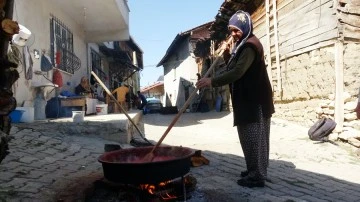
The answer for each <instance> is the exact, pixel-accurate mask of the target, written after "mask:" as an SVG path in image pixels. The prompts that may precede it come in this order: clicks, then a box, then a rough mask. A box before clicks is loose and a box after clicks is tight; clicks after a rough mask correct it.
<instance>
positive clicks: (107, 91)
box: [91, 71, 148, 142]
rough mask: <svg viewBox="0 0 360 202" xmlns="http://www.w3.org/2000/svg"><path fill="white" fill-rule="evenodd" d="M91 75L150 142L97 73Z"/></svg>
mask: <svg viewBox="0 0 360 202" xmlns="http://www.w3.org/2000/svg"><path fill="white" fill-rule="evenodd" d="M91 74H92V75H93V76H94V77H95V79H96V80H97V82H99V84H100V85H101V86H102V87H103V88H104V90H105V91H106V93H107V94H108V95H109V97H110V98H111V99H112V100H114V102H115V104H116V105H117V106H118V107H119V108H120V109H121V111H123V112H124V114H125V116H126V117H127V118H128V119H129V121H130V122H131V123H132V125H133V126H134V127H135V129H136V130H137V131H138V132H139V134H140V135H141V137H142V138H143V139H144V140H145V141H147V142H148V140H147V139H146V138H145V135H144V134H143V133H142V132H141V131H140V129H139V128H138V127H137V125H136V124H135V122H134V121H133V120H132V119H131V117H130V116H129V114H128V113H127V112H126V111H125V110H124V108H123V107H122V106H121V104H120V102H119V101H117V99H116V98H115V97H114V95H113V94H112V93H111V92H110V90H109V89H108V88H107V87H106V85H105V84H104V83H103V82H102V81H101V80H100V78H99V77H98V76H97V75H96V74H95V72H93V71H91Z"/></svg>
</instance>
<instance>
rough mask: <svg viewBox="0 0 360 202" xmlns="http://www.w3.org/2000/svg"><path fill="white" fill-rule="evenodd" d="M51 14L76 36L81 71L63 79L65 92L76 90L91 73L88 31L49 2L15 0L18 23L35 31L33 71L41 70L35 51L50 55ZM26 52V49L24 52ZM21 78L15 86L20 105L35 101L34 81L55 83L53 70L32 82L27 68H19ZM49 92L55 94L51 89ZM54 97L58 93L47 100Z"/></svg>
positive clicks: (31, 48)
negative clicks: (26, 74)
mask: <svg viewBox="0 0 360 202" xmlns="http://www.w3.org/2000/svg"><path fill="white" fill-rule="evenodd" d="M50 14H53V15H54V16H55V17H56V18H58V19H59V20H60V21H61V22H63V23H64V24H65V25H66V26H67V27H68V28H69V29H70V30H71V32H72V33H73V42H74V53H75V55H76V56H77V57H78V58H80V60H81V68H80V69H79V70H78V71H76V72H75V73H74V74H73V75H72V74H68V73H64V72H63V73H62V76H63V83H64V86H63V90H70V91H73V90H74V88H75V86H76V85H77V84H78V82H79V80H80V78H81V77H82V76H85V75H86V74H87V73H88V70H87V66H88V62H87V51H86V43H85V40H84V34H85V33H84V31H83V29H82V26H81V25H79V24H77V23H76V22H75V21H73V20H72V19H71V16H69V15H67V14H66V13H65V12H64V11H61V10H59V8H57V7H55V6H54V5H53V4H51V3H50V2H48V1H45V0H32V1H15V7H14V15H13V17H14V20H16V21H18V23H19V24H21V25H24V26H25V27H27V28H28V29H30V31H31V32H32V36H31V38H30V39H29V41H28V46H29V50H30V53H31V56H32V60H33V72H35V71H40V61H41V60H40V59H35V58H34V54H33V53H34V49H37V50H39V51H40V53H41V50H45V51H46V54H47V55H49V54H50ZM20 50H22V49H20ZM18 71H19V73H20V78H19V79H18V81H17V82H16V83H15V84H14V86H13V92H14V94H15V98H16V100H17V102H18V106H20V105H21V104H22V103H23V101H25V100H30V101H31V100H33V98H34V88H33V87H31V83H32V82H40V83H49V81H48V80H47V79H46V78H45V77H47V78H48V79H49V80H52V74H53V72H52V71H49V72H48V73H47V74H45V75H44V76H45V77H44V76H42V75H37V74H34V73H33V78H32V80H26V79H25V76H24V70H23V67H22V66H21V65H20V66H19V67H18ZM48 91H51V89H49V90H48ZM52 96H54V91H52V93H51V94H49V95H48V96H47V99H49V98H51V97H52Z"/></svg>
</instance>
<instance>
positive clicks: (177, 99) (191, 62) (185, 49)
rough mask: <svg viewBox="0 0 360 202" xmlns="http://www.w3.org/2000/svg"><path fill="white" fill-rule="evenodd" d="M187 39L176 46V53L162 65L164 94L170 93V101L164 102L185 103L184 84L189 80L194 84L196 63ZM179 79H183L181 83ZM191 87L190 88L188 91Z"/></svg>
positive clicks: (180, 104) (188, 82)
mask: <svg viewBox="0 0 360 202" xmlns="http://www.w3.org/2000/svg"><path fill="white" fill-rule="evenodd" d="M189 50H190V49H189V41H188V40H184V42H183V43H182V44H181V45H180V46H179V47H178V48H177V52H176V54H177V55H172V56H171V57H170V58H169V60H168V61H167V62H166V63H165V64H164V65H163V66H164V68H165V69H164V90H165V96H168V98H170V97H169V96H170V95H171V98H170V103H169V102H165V104H167V106H168V105H171V106H178V107H179V108H180V107H182V106H183V104H184V103H185V101H186V100H185V93H184V85H189V84H190V83H191V82H192V83H193V84H195V82H196V79H197V77H196V73H197V63H196V61H195V58H194V57H193V56H192V55H191V54H190V53H189ZM181 81H184V82H183V83H182V82H181ZM192 90H193V89H190V93H191V92H192Z"/></svg>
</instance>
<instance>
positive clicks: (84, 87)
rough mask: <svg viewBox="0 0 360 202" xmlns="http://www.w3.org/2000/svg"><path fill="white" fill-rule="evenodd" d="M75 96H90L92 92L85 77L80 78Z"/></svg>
mask: <svg viewBox="0 0 360 202" xmlns="http://www.w3.org/2000/svg"><path fill="white" fill-rule="evenodd" d="M75 94H76V95H84V96H89V97H90V96H91V94H92V91H91V88H90V84H89V79H88V78H86V77H85V76H83V77H81V81H80V84H79V85H77V86H76V88H75Z"/></svg>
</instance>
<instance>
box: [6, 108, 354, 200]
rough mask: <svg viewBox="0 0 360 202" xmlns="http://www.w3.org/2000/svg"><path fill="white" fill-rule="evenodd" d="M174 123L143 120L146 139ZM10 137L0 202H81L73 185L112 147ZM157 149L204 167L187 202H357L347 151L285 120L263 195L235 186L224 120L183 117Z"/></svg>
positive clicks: (20, 131) (54, 137)
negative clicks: (186, 150) (179, 150)
mask: <svg viewBox="0 0 360 202" xmlns="http://www.w3.org/2000/svg"><path fill="white" fill-rule="evenodd" d="M173 117H174V115H159V114H148V115H145V116H144V117H143V121H144V123H145V134H146V136H147V138H148V139H150V140H154V141H157V140H159V138H160V137H161V135H162V134H163V133H164V132H165V130H166V128H167V126H168V125H169V123H170V122H171V120H172V119H173ZM12 135H13V136H14V139H13V140H12V141H11V144H10V152H11V153H10V155H9V156H7V157H6V159H5V160H4V161H3V162H2V163H1V164H0V201H57V200H58V199H59V196H61V197H62V198H61V199H63V201H66V199H67V198H66V197H67V193H68V192H71V194H72V195H74V192H76V193H77V195H76V194H75V195H76V196H72V198H74V197H78V198H81V193H83V191H82V190H81V188H79V186H76V190H75V191H74V188H72V186H74V187H75V184H77V185H78V184H81V183H83V184H87V183H88V182H91V180H93V179H94V178H96V176H98V175H99V173H100V175H101V173H102V169H101V164H100V163H98V162H97V158H98V156H99V155H100V154H101V153H103V147H104V144H105V143H114V142H110V141H105V140H102V139H100V138H98V137H96V135H95V134H87V135H79V136H71V135H69V134H63V133H60V132H57V131H46V130H45V131H44V130H42V131H41V132H39V131H38V130H36V129H34V127H31V126H27V127H25V128H24V127H21V126H19V127H13V130H12ZM163 143H164V144H169V145H174V146H180V145H181V146H184V147H190V148H193V149H200V150H202V151H203V155H204V156H205V157H206V158H208V159H209V160H210V165H204V166H201V167H196V168H191V171H190V174H192V175H193V176H194V177H195V178H196V179H197V189H196V192H195V193H194V197H192V198H191V199H190V200H188V201H194V202H197V201H199V202H202V201H204V202H206V201H236V202H238V201H275V202H277V201H360V192H359V190H360V175H359V171H360V159H359V158H358V157H355V156H354V155H352V154H351V149H349V148H350V146H343V145H341V146H335V145H332V144H328V143H324V144H314V142H312V141H310V140H308V138H307V128H304V127H300V126H298V125H294V124H291V123H289V122H286V121H282V120H277V119H273V120H272V126H271V150H270V151H271V155H270V158H271V161H270V167H269V182H267V183H266V187H265V188H253V189H249V188H243V187H240V186H238V185H237V184H236V180H237V179H239V176H240V171H242V170H244V169H245V162H244V158H243V154H242V152H241V148H240V144H239V140H238V138H237V135H236V129H235V128H233V127H232V114H231V113H226V112H220V113H218V112H209V113H186V114H183V116H182V117H181V118H180V120H179V121H178V123H177V124H176V125H175V127H174V128H173V129H172V130H171V131H170V133H169V134H168V136H167V137H166V138H165V140H164V142H163ZM122 146H123V147H129V145H122ZM86 180H87V181H88V182H86ZM83 187H85V185H84V186H83ZM65 188H67V189H65ZM71 194H70V195H71ZM68 195H69V194H68Z"/></svg>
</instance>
